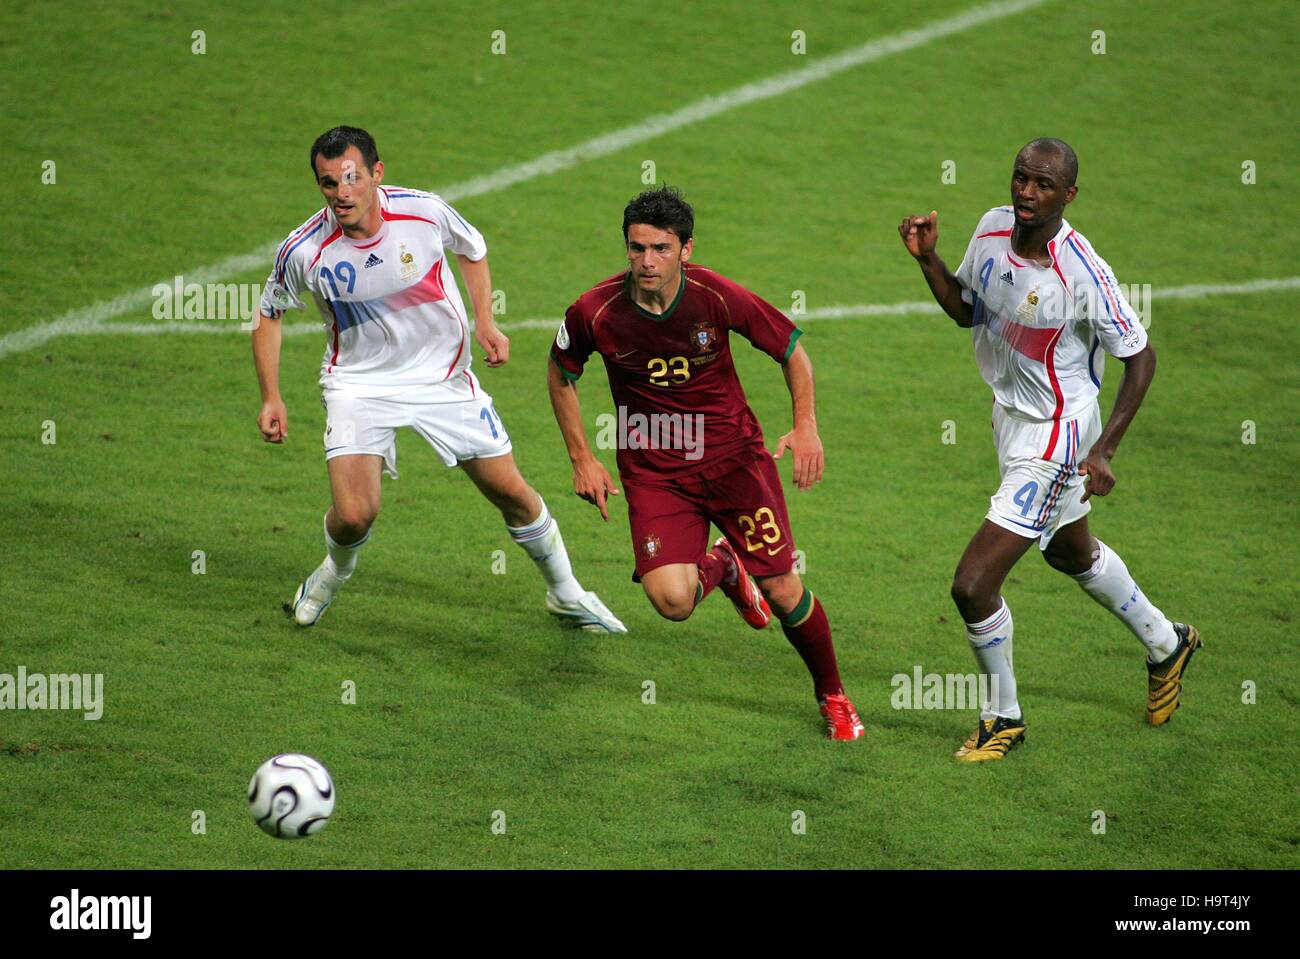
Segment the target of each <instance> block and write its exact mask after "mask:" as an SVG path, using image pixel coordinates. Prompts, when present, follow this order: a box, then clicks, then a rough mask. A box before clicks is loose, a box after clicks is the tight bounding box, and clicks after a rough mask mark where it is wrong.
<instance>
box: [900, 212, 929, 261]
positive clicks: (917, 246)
mask: <svg viewBox="0 0 1300 959" xmlns="http://www.w3.org/2000/svg"><path fill="white" fill-rule="evenodd" d="M898 235H899V236H901V237H902V238H903V245H904V246H906V247H907V252H908V253H910V254H912V256H926V255H927V254H930V253H933V252H934V247H935V244H936V243H938V241H939V214H938V212H937V211H935V210H931V211H930V215H929V216H909V217H904V218H903V222H902V223H900V224H898Z"/></svg>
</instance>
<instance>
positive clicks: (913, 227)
mask: <svg viewBox="0 0 1300 959" xmlns="http://www.w3.org/2000/svg"><path fill="white" fill-rule="evenodd" d="M898 235H899V236H900V237H902V239H903V246H905V247H907V252H908V253H910V254H912V256H913V257H914V258H915V259H916V262H917V263H918V264H919V265H920V267H921V272H922V273H923V274H924V275H925V282H926V283H928V284H930V292H931V293H933V294H934V298H935V300H936V301H937V302H938V304H939V305H940V306H941V307H943V311H944V312H945V313H947V314H948V315H949V316H951V317H952V318H953V320H954V321H955V322H956V323H957V325H958V326H962V327H970V326H971V325H972V324H973V323H974V311H973V310H972V309H971V305H970V304H969V303H967V302H966V301H965V300H963V299H962V298H961V284H959V283H958V282H957V278H956V277H955V276H953V274H952V271H951V270H949V269H948V265H947V264H946V263H944V262H943V258H942V257H941V256H939V254H938V253H937V252H935V247H936V246H937V245H938V242H939V214H938V212H937V211H934V210H931V211H930V215H929V216H909V217H904V218H903V221H902V222H901V223H899V224H898Z"/></svg>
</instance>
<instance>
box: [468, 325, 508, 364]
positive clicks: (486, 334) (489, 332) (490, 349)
mask: <svg viewBox="0 0 1300 959" xmlns="http://www.w3.org/2000/svg"><path fill="white" fill-rule="evenodd" d="M474 339H476V340H478V345H479V346H481V347H483V352H484V353H486V354H487V365H488V366H490V367H492V368H494V369H495V368H496V367H498V366H505V364H506V360H508V359H510V337H508V336H506V335H505V334H504V333H502V332H501V331H500V330H499V329H497V325H496V324H495V323H487V324H484V323H482V322H479V323H477V324H476V328H475V330H474Z"/></svg>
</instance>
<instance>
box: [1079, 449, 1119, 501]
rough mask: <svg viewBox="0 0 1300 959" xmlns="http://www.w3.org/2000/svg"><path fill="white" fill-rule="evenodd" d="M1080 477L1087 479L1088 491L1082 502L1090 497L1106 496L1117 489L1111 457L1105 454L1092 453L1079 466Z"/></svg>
mask: <svg viewBox="0 0 1300 959" xmlns="http://www.w3.org/2000/svg"><path fill="white" fill-rule="evenodd" d="M1079 475H1080V476H1084V477H1087V479H1086V482H1087V484H1088V489H1087V490H1086V491H1085V492H1084V494H1083V498H1082V499H1081V500H1080V502H1087V500H1088V497H1089V496H1106V495H1108V494H1109V493H1110V491H1111V490H1113V489H1114V488H1115V474H1114V473H1113V472H1111V468H1110V457H1108V456H1106V455H1105V454H1104V453H1098V452H1095V451H1093V452H1090V453H1088V455H1087V456H1086V457H1085V458H1084V461H1083V462H1082V463H1080V464H1079Z"/></svg>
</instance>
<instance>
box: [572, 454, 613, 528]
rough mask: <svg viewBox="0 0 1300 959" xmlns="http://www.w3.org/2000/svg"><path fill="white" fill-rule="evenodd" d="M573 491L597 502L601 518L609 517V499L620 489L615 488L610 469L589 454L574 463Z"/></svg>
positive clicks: (592, 501) (591, 501)
mask: <svg viewBox="0 0 1300 959" xmlns="http://www.w3.org/2000/svg"><path fill="white" fill-rule="evenodd" d="M573 491H574V492H575V493H577V494H578V495H579V496H581V497H582V498H583V499H585V500H586V501H587V502H588V503H595V504H596V507H597V508H598V509H599V510H600V518H601V519H604V520H608V519H609V507H608V505H606V504H607V499H608V497H610V496H617V495H618V490H616V489H615V488H614V481H613V479H611V478H610V475H609V470H607V469H605V467H604V465H603V464H602V463H601V462H600V460H598V459H596V457H594V456H589V457H587V458H586V459H585V460H579V461H578V462H577V463H575V464H573Z"/></svg>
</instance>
